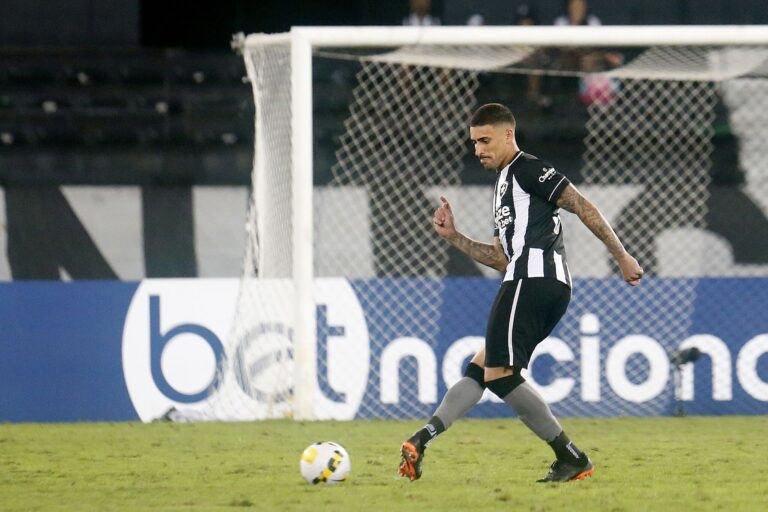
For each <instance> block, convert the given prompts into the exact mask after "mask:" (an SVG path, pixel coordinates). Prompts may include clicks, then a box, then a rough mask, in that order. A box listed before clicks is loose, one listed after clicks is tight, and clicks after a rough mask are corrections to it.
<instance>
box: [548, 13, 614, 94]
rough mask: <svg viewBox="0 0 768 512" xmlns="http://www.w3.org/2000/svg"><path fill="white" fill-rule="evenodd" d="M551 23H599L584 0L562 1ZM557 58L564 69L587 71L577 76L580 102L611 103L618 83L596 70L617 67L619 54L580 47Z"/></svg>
mask: <svg viewBox="0 0 768 512" xmlns="http://www.w3.org/2000/svg"><path fill="white" fill-rule="evenodd" d="M554 24H555V25H558V26H599V25H602V23H601V21H600V18H598V17H597V16H596V15H594V14H592V13H591V12H589V6H588V5H587V0H565V2H564V3H563V13H562V14H561V15H560V16H558V17H557V18H555V22H554ZM560 60H561V62H560V65H561V67H562V68H564V69H574V70H576V71H582V72H585V73H589V74H585V75H582V76H580V77H579V100H580V101H581V103H582V104H584V105H586V106H589V105H592V104H600V105H607V104H610V103H612V102H613V100H614V99H615V97H616V94H617V92H618V86H619V83H618V82H617V81H616V80H614V79H612V78H610V77H607V76H605V75H600V74H597V73H600V72H602V71H607V70H609V69H613V68H615V67H618V66H620V65H621V64H622V63H623V62H624V58H623V56H622V55H621V54H620V53H618V52H605V51H601V50H589V49H582V50H579V51H568V52H563V54H562V55H561V59H560Z"/></svg>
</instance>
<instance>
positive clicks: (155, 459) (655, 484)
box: [0, 416, 768, 512]
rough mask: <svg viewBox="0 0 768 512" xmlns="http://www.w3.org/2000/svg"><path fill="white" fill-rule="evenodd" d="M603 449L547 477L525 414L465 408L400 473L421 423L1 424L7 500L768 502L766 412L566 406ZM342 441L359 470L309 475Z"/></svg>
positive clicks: (598, 505)
mask: <svg viewBox="0 0 768 512" xmlns="http://www.w3.org/2000/svg"><path fill="white" fill-rule="evenodd" d="M563 423H564V427H565V428H566V431H567V432H569V434H570V435H571V437H572V438H573V439H574V440H575V442H576V443H577V445H578V446H579V447H581V448H582V449H584V450H586V451H588V452H589V454H590V456H591V457H592V459H593V461H594V462H595V467H596V472H595V476H593V477H592V478H588V479H586V480H585V481H583V482H569V483H566V484H538V483H536V482H535V481H536V479H537V478H540V477H541V476H543V475H544V474H545V472H546V470H547V468H548V465H549V463H550V462H551V461H552V453H551V451H550V449H549V447H547V446H546V445H545V444H544V443H542V442H541V441H539V440H538V439H537V438H535V437H534V436H533V434H531V433H530V432H529V431H527V430H526V429H525V427H523V426H522V425H521V424H520V422H518V421H517V420H513V419H503V420H462V421H459V422H457V423H456V424H455V425H454V426H453V427H452V428H451V429H450V430H449V431H448V432H446V433H445V434H443V435H442V436H441V437H440V438H439V439H438V440H437V441H436V442H434V443H433V444H432V446H431V447H430V448H429V450H428V451H427V457H426V459H425V468H424V476H423V477H422V479H421V480H419V481H417V482H413V483H412V482H409V481H407V480H403V479H397V478H396V472H397V465H398V462H399V447H400V443H401V442H402V441H403V440H404V439H405V438H406V437H407V436H408V435H410V434H411V432H413V431H414V430H415V429H416V428H417V427H419V426H421V423H420V422H395V421H357V422H342V423H338V422H317V423H303V422H292V421H266V422H256V423H234V424H222V423H216V424H169V423H157V424H149V425H142V424H137V423H115V424H93V423H90V424H89V423H84V424H66V425H49V424H30V425H11V424H4V425H0V510H3V511H5V510H132V511H133V510H189V509H196V510H243V509H249V508H250V509H253V510H263V511H272V510H288V511H291V510H312V511H318V510H335V511H339V510H341V511H347V510H350V511H352V510H363V509H365V510H368V511H377V510H393V511H403V510H436V511H447V510H457V511H458V510H460V511H466V510H537V511H546V510H569V511H579V510H590V511H595V510H608V511H621V510H683V509H688V510H728V512H733V511H738V510H745V511H754V510H765V506H766V503H768V483H767V480H766V478H765V468H766V465H765V460H766V459H765V457H766V453H768V441H766V427H768V419H767V418H766V417H764V416H762V417H761V416H758V417H713V418H703V417H689V418H639V419H635V418H632V419H627V418H621V419H602V418H601V419H571V420H565V421H564V422H563ZM317 440H333V441H336V442H339V443H341V444H342V445H344V446H345V447H346V448H347V450H348V451H349V453H350V456H351V458H352V472H351V475H350V480H349V481H347V482H345V483H343V484H340V485H338V486H335V487H327V486H311V485H309V484H307V483H305V482H304V480H302V478H301V476H300V474H299V469H298V466H299V458H300V455H301V452H302V450H303V449H304V448H305V447H306V446H307V445H309V444H310V443H311V442H314V441H317Z"/></svg>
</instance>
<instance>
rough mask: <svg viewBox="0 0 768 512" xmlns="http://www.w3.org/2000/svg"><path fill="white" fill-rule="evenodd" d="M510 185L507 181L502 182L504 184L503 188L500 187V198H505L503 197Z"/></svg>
mask: <svg viewBox="0 0 768 512" xmlns="http://www.w3.org/2000/svg"><path fill="white" fill-rule="evenodd" d="M508 185H509V183H507V182H506V181H504V182H502V183H501V186H500V187H499V195H500V196H503V195H504V192H506V191H507V186H508Z"/></svg>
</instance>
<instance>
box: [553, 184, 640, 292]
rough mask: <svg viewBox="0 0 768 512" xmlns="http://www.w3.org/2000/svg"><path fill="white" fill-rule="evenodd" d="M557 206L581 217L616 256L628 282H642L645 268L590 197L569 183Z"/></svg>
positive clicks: (634, 284) (631, 283) (632, 283)
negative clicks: (625, 246) (629, 251)
mask: <svg viewBox="0 0 768 512" xmlns="http://www.w3.org/2000/svg"><path fill="white" fill-rule="evenodd" d="M557 206H558V207H560V208H563V209H564V210H567V211H569V212H571V213H573V214H576V215H577V216H578V217H579V219H581V222H582V223H583V224H584V225H585V226H587V228H589V230H590V231H591V232H592V233H593V234H594V235H595V236H596V237H597V238H599V239H600V241H602V242H603V243H604V244H605V246H606V247H607V248H608V251H610V253H611V254H612V255H613V257H614V258H616V262H617V263H618V264H619V269H621V274H622V276H624V280H625V281H626V282H627V283H629V284H630V285H632V286H636V285H638V284H640V278H642V277H643V269H642V268H641V267H640V265H639V264H638V263H637V260H636V259H635V258H633V257H632V256H631V255H630V254H629V253H628V252H627V251H626V249H624V246H623V245H622V244H621V241H620V240H619V237H618V236H616V233H614V231H613V229H612V228H611V225H610V224H608V221H607V220H605V217H603V214H602V213H600V210H598V209H597V207H596V206H595V205H594V204H592V202H590V201H589V199H587V198H586V197H584V196H583V195H581V193H580V192H579V191H578V190H576V187H574V186H573V185H571V184H569V185H568V186H567V187H566V188H565V190H564V191H563V193H562V195H561V196H560V198H558V200H557Z"/></svg>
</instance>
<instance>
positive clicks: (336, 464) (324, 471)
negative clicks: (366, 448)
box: [299, 441, 352, 485]
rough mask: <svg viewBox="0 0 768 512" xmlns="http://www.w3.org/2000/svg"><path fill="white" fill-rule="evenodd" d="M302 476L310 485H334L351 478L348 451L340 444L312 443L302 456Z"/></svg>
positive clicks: (328, 442)
mask: <svg viewBox="0 0 768 512" xmlns="http://www.w3.org/2000/svg"><path fill="white" fill-rule="evenodd" d="M299 469H300V470H301V476H303V477H304V480H306V481H307V482H309V483H310V484H313V485H315V484H326V485H334V484H337V483H339V482H343V481H344V480H346V479H347V477H348V476H349V471H350V470H351V469H352V462H351V460H350V459H349V454H348V453H347V450H345V449H344V447H343V446H341V445H340V444H338V443H333V442H331V441H325V442H322V443H312V444H311V445H309V446H307V448H306V449H305V450H304V453H302V454H301V460H300V461H299Z"/></svg>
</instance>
